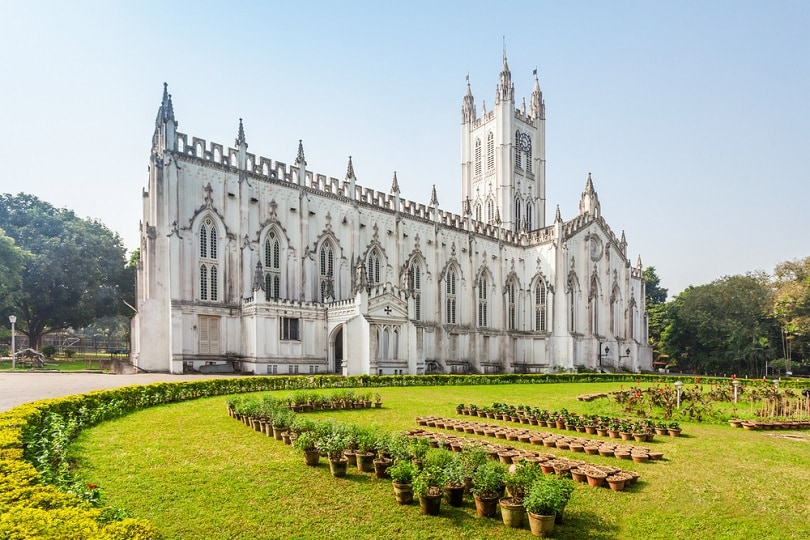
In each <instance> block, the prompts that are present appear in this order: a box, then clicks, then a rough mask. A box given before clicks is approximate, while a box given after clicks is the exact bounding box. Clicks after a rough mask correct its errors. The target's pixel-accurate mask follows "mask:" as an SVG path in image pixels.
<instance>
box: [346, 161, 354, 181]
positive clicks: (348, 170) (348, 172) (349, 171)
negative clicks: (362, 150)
mask: <svg viewBox="0 0 810 540" xmlns="http://www.w3.org/2000/svg"><path fill="white" fill-rule="evenodd" d="M352 178H354V166H353V165H352V156H349V166H348V167H346V180H351V179H352Z"/></svg>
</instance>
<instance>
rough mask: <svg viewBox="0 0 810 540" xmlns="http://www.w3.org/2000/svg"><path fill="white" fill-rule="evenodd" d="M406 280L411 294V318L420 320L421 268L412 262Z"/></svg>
mask: <svg viewBox="0 0 810 540" xmlns="http://www.w3.org/2000/svg"><path fill="white" fill-rule="evenodd" d="M408 282H409V284H410V289H411V295H412V296H413V318H414V320H416V321H421V320H422V268H421V267H420V266H419V265H418V264H417V263H416V262H414V263H413V264H411V267H410V268H409V269H408Z"/></svg>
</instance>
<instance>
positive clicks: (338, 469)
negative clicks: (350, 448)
mask: <svg viewBox="0 0 810 540" xmlns="http://www.w3.org/2000/svg"><path fill="white" fill-rule="evenodd" d="M348 467H349V460H348V459H347V458H341V459H338V460H331V459H330V460H329V470H330V471H331V472H332V476H334V477H335V478H342V477H344V476H346V471H347V469H348Z"/></svg>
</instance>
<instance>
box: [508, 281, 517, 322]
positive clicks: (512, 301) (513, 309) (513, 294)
mask: <svg viewBox="0 0 810 540" xmlns="http://www.w3.org/2000/svg"><path fill="white" fill-rule="evenodd" d="M506 326H507V329H508V330H517V285H516V284H515V280H514V279H513V280H510V281H509V283H507V285H506Z"/></svg>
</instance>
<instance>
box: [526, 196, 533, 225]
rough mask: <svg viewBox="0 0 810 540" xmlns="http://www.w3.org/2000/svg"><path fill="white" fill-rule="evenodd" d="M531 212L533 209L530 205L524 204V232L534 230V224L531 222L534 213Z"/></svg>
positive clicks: (528, 203)
mask: <svg viewBox="0 0 810 540" xmlns="http://www.w3.org/2000/svg"><path fill="white" fill-rule="evenodd" d="M533 210H534V209H533V208H532V203H531V202H527V203H526V230H527V231H531V230H534V223H533V222H532V220H533V216H532V214H533V213H534V211H533Z"/></svg>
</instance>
